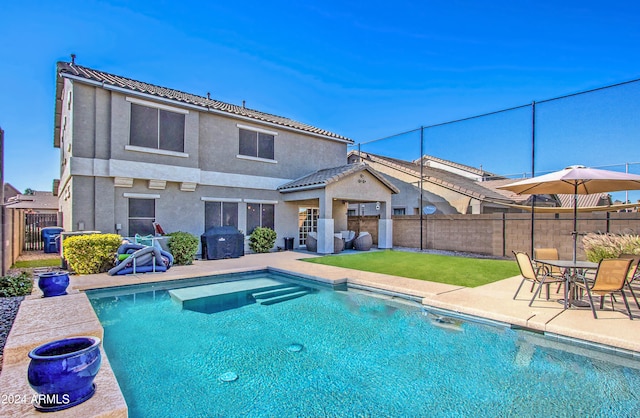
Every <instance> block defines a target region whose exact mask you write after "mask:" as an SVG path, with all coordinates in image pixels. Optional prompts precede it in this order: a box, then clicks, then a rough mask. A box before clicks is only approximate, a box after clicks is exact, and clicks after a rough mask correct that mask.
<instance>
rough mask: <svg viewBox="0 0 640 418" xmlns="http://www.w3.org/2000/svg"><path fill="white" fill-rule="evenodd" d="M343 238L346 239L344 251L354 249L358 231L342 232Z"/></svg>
mask: <svg viewBox="0 0 640 418" xmlns="http://www.w3.org/2000/svg"><path fill="white" fill-rule="evenodd" d="M342 238H343V239H344V249H345V250H351V249H353V241H354V240H355V239H356V231H342Z"/></svg>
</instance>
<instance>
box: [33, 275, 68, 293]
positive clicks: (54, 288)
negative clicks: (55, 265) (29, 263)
mask: <svg viewBox="0 0 640 418" xmlns="http://www.w3.org/2000/svg"><path fill="white" fill-rule="evenodd" d="M67 286H69V273H67V272H66V271H52V272H50V273H42V274H40V275H38V287H39V288H40V290H42V293H43V294H44V297H45V298H48V297H51V296H61V295H66V294H67Z"/></svg>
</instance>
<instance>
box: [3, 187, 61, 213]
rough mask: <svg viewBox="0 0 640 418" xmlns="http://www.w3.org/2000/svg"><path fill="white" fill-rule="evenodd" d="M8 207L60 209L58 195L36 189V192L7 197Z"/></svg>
mask: <svg viewBox="0 0 640 418" xmlns="http://www.w3.org/2000/svg"><path fill="white" fill-rule="evenodd" d="M6 205H7V207H9V208H13V209H36V210H37V209H39V210H56V211H57V210H58V197H57V196H54V195H53V193H51V192H40V191H36V192H34V194H29V195H25V194H19V195H17V196H14V197H11V198H9V199H7V204H6Z"/></svg>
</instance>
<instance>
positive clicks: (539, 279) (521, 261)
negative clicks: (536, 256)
mask: <svg viewBox="0 0 640 418" xmlns="http://www.w3.org/2000/svg"><path fill="white" fill-rule="evenodd" d="M513 255H514V256H515V257H516V262H517V263H518V268H519V269H520V275H521V276H522V281H521V282H520V286H518V289H517V290H516V293H515V295H513V299H515V298H516V297H517V296H518V293H519V292H520V289H521V288H522V285H523V284H524V282H525V281H529V282H531V283H532V284H533V286H535V285H536V284H537V285H538V288H537V289H536V290H535V292H533V297H532V298H531V301H530V302H529V306H531V305H532V304H533V301H534V300H535V299H536V296H538V294H540V292H541V291H542V286H544V285H547V300H549V285H550V284H551V283H564V278H557V277H553V276H551V275H549V273H548V268H547V267H546V266H543V267H542V268H539V269H536V268H534V266H533V262H532V261H531V257H529V254H527V253H524V252H516V251H514V252H513Z"/></svg>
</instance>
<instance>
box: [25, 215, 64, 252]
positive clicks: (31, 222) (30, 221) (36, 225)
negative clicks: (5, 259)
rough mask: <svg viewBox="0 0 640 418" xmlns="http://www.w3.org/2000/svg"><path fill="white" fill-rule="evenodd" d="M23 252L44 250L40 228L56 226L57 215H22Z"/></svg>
mask: <svg viewBox="0 0 640 418" xmlns="http://www.w3.org/2000/svg"><path fill="white" fill-rule="evenodd" d="M24 219H25V223H24V247H23V250H24V251H38V250H44V242H43V241H42V235H41V233H42V232H41V231H42V228H44V227H47V226H58V214H57V213H25V215H24Z"/></svg>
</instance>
